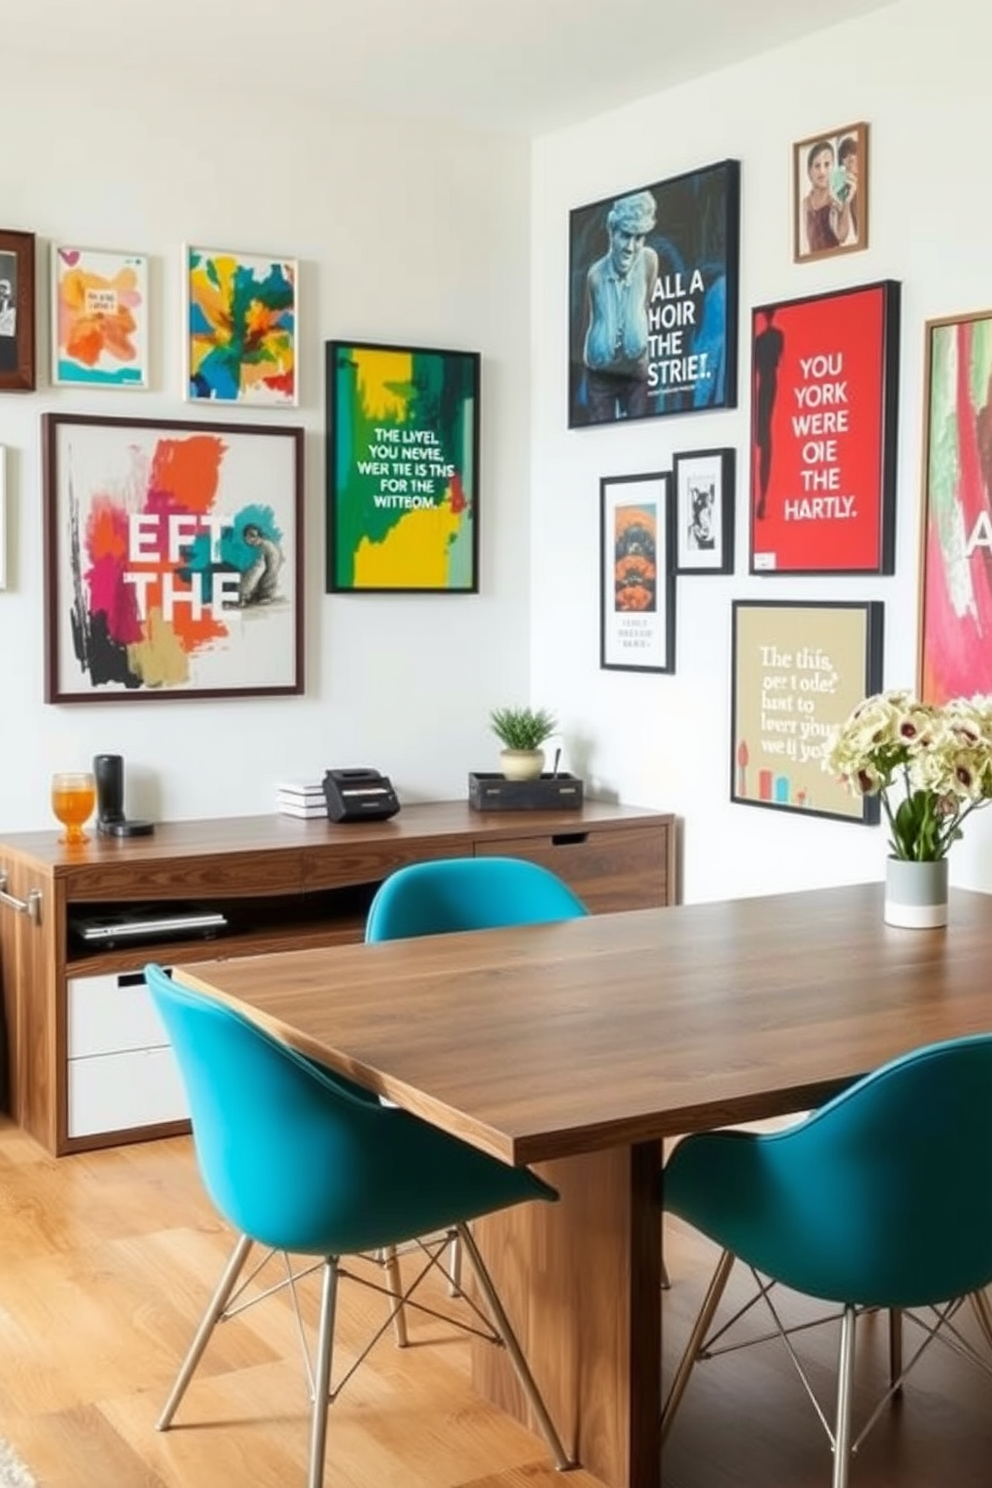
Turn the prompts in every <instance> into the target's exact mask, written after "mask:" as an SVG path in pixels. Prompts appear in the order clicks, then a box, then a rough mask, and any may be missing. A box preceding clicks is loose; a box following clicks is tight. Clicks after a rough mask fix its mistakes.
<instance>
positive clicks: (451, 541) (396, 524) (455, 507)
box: [326, 341, 480, 594]
mask: <svg viewBox="0 0 992 1488" xmlns="http://www.w3.org/2000/svg"><path fill="white" fill-rule="evenodd" d="M479 361H480V359H479V354H478V352H474V351H433V350H426V349H424V348H413V347H401V346H360V345H355V344H353V343H351V342H343V341H330V342H328V343H327V366H326V373H327V430H328V454H327V544H328V549H327V588H328V591H329V592H336V591H349V590H366V591H374V590H380V591H381V590H420V591H433V592H439V593H445V594H471V593H474V592H475V591H476V590H477V589H478V500H479Z"/></svg>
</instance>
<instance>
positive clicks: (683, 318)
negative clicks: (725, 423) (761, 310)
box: [568, 160, 740, 429]
mask: <svg viewBox="0 0 992 1488" xmlns="http://www.w3.org/2000/svg"><path fill="white" fill-rule="evenodd" d="M739 259H740V162H739V161H737V160H721V161H718V162H716V163H715V164H713V165H707V166H703V167H702V168H700V169H698V170H691V171H686V172H684V173H683V174H682V175H679V176H672V177H670V178H669V179H668V180H665V181H656V182H654V183H653V184H651V185H647V186H640V187H635V188H628V189H626V190H623V191H619V192H616V193H614V194H613V195H612V196H609V197H604V198H603V199H602V200H600V201H596V202H591V203H589V204H588V205H587V206H582V207H575V208H573V209H572V211H571V213H570V214H569V268H568V293H569V352H568V359H569V378H568V426H569V428H570V429H577V428H586V427H590V426H597V425H602V424H612V423H617V422H620V421H627V420H630V419H640V418H657V417H660V416H663V415H666V414H673V413H689V412H692V411H693V410H705V409H714V408H735V407H736V406H737V318H738V317H737V308H738V284H739Z"/></svg>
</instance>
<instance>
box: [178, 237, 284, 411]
mask: <svg viewBox="0 0 992 1488" xmlns="http://www.w3.org/2000/svg"><path fill="white" fill-rule="evenodd" d="M298 281H299V274H298V270H297V265H296V262H295V260H293V259H286V258H265V257H262V256H260V255H253V254H248V253H231V252H226V251H218V250H216V249H209V248H187V250H186V271H185V291H186V334H185V338H184V339H185V347H186V397H187V399H188V400H189V401H192V402H198V401H199V400H200V399H208V400H211V401H213V402H215V403H256V404H267V405H270V406H273V407H293V406H295V405H296V404H297V403H298V402H299V389H298V375H299V374H298V367H297V355H296V328H297V324H298V320H299V303H298V288H297V286H298Z"/></svg>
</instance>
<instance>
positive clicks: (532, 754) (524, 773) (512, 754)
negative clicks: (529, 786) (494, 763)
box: [499, 749, 544, 780]
mask: <svg viewBox="0 0 992 1488" xmlns="http://www.w3.org/2000/svg"><path fill="white" fill-rule="evenodd" d="M499 767H500V769H501V770H502V771H503V775H504V777H505V779H507V780H537V779H538V777H539V776H540V774H541V771H542V770H543V769H544V750H543V749H503V750H501V751H500V756H499Z"/></svg>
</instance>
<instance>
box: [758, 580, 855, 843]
mask: <svg viewBox="0 0 992 1488" xmlns="http://www.w3.org/2000/svg"><path fill="white" fill-rule="evenodd" d="M883 622H884V606H883V605H882V604H880V603H878V602H877V601H871V602H868V603H862V602H852V603H846V602H844V601H841V600H838V601H836V602H832V601H824V602H821V603H819V604H802V603H798V602H793V601H792V600H769V601H765V602H762V601H760V600H745V599H741V600H735V602H734V606H733V645H732V662H733V674H732V676H733V681H732V700H731V718H732V725H731V727H732V735H731V762H730V799H731V800H732V801H738V802H740V803H741V804H743V805H747V806H768V807H771V808H773V809H776V808H777V809H778V810H781V811H800V812H802V813H803V814H804V815H806V816H836V817H842V818H844V820H846V821H859V822H864V823H874V822H877V821H878V820H879V802H878V797H877V796H852V795H851V794H850V792H849V791H848V789H847V787H846V786H844V785H843V784H842V783H841V782H840V781H839V780H835V779H834V778H833V777H832V775H831V774H830V773H828V772H827V771H825V770H824V768H823V759H824V755H825V753H826V750H827V747H828V743H829V739H830V735H831V733H832V731H833V729H834V728H835V727H836V726H837V725H838V724H841V723H843V722H844V720H845V719H846V718H847V716H848V714H849V713H850V712H851V710H852V709H853V708H855V707H856V706H857V704H858V703H859V702H860V701H861V699H862V698H865V697H870V696H871V694H872V693H875V692H878V691H880V690H881V686H882V646H883V634H882V631H883Z"/></svg>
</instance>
